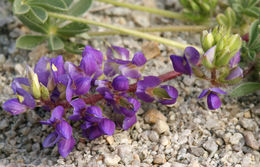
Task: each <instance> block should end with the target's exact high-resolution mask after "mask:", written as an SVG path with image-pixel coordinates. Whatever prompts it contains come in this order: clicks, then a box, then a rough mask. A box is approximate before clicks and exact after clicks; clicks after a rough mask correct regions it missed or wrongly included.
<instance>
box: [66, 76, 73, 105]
mask: <svg viewBox="0 0 260 167" xmlns="http://www.w3.org/2000/svg"><path fill="white" fill-rule="evenodd" d="M73 93H74V92H73V89H72V81H71V79H69V81H68V85H67V88H66V100H67V101H68V102H70V101H71V99H72V96H73Z"/></svg>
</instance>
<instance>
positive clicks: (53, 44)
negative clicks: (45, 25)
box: [48, 35, 64, 50]
mask: <svg viewBox="0 0 260 167" xmlns="http://www.w3.org/2000/svg"><path fill="white" fill-rule="evenodd" d="M48 42H49V47H50V49H51V50H59V49H63V48H64V43H63V41H62V40H61V39H60V38H59V37H57V36H53V35H51V36H50V37H49V39H48Z"/></svg>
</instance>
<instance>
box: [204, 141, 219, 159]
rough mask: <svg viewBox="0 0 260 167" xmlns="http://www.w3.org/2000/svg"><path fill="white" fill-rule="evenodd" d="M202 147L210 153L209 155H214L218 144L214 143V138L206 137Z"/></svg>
mask: <svg viewBox="0 0 260 167" xmlns="http://www.w3.org/2000/svg"><path fill="white" fill-rule="evenodd" d="M203 148H205V149H206V150H207V151H209V152H210V153H211V155H214V154H215V152H216V151H217V150H218V145H217V144H216V142H215V140H214V139H208V140H207V141H206V142H205V143H204V144H203Z"/></svg>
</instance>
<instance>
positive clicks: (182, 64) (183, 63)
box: [170, 55, 192, 75]
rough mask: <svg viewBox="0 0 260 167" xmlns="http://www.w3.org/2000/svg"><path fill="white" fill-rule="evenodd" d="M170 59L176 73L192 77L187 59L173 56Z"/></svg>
mask: <svg viewBox="0 0 260 167" xmlns="http://www.w3.org/2000/svg"><path fill="white" fill-rule="evenodd" d="M170 58H171V61H172V65H173V68H174V70H175V71H176V72H180V73H183V74H187V75H191V73H192V71H191V67H190V64H189V62H188V60H187V58H186V57H180V56H176V55H171V56H170Z"/></svg>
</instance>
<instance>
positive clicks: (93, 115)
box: [84, 106, 103, 122]
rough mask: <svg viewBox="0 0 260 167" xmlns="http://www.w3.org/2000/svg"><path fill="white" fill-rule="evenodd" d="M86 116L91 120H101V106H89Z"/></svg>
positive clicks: (86, 118)
mask: <svg viewBox="0 0 260 167" xmlns="http://www.w3.org/2000/svg"><path fill="white" fill-rule="evenodd" d="M84 118H85V120H87V121H89V122H99V121H100V120H101V119H102V118H103V113H102V110H101V108H100V107H98V106H90V107H88V108H87V111H86V115H85V117H84Z"/></svg>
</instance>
